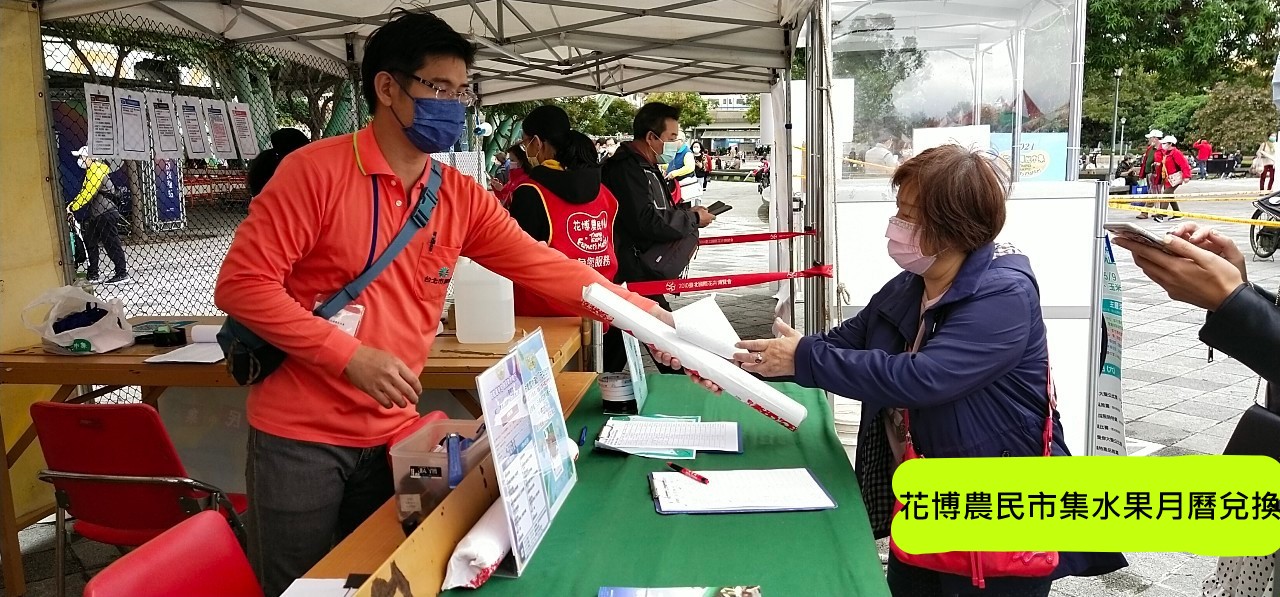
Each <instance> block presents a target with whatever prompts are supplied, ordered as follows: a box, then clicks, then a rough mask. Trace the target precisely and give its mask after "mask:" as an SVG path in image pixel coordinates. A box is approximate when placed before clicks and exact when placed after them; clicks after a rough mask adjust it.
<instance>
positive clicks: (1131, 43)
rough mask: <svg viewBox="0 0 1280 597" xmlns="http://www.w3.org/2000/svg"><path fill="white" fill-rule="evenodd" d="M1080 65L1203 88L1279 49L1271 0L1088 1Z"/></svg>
mask: <svg viewBox="0 0 1280 597" xmlns="http://www.w3.org/2000/svg"><path fill="white" fill-rule="evenodd" d="M1088 6H1089V8H1088V23H1089V31H1088V35H1087V36H1086V41H1085V70H1086V71H1093V72H1094V73H1095V74H1096V73H1101V74H1102V75H1103V76H1105V77H1109V76H1110V74H1111V73H1112V72H1113V71H1114V70H1115V69H1116V68H1120V67H1126V68H1140V69H1143V70H1146V71H1148V72H1151V73H1155V74H1156V75H1157V77H1158V79H1159V82H1160V84H1161V86H1162V87H1165V88H1168V89H1180V90H1186V91H1191V90H1198V89H1208V88H1210V87H1212V86H1213V85H1214V84H1215V83H1217V82H1219V81H1223V80H1232V79H1235V78H1236V77H1238V76H1240V75H1241V74H1247V73H1250V72H1252V71H1254V70H1255V69H1257V68H1259V67H1260V66H1264V67H1269V66H1270V65H1271V64H1272V63H1273V61H1274V60H1275V57H1276V52H1277V50H1280V2H1277V1H1276V0H1092V1H1091V2H1089V4H1088Z"/></svg>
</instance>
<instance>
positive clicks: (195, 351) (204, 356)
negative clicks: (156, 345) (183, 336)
mask: <svg viewBox="0 0 1280 597" xmlns="http://www.w3.org/2000/svg"><path fill="white" fill-rule="evenodd" d="M219 329H221V328H220V327H219V326H216V325H197V326H193V327H192V328H191V343H190V344H188V345H186V346H183V347H182V348H179V349H177V350H171V351H169V352H166V353H164V354H158V355H156V356H153V357H151V358H149V359H147V360H146V361H144V362H147V363H216V362H218V361H221V360H222V359H223V354H222V347H221V346H219V345H218V330H219Z"/></svg>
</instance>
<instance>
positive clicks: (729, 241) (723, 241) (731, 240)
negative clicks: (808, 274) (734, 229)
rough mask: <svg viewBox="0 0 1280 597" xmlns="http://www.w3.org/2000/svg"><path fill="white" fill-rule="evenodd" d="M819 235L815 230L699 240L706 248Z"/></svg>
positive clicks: (713, 237) (712, 237)
mask: <svg viewBox="0 0 1280 597" xmlns="http://www.w3.org/2000/svg"><path fill="white" fill-rule="evenodd" d="M815 234H817V232H816V231H814V230H805V231H804V232H765V233H762V234H738V235H734V236H709V237H706V238H701V239H698V245H699V246H702V247H705V246H709V245H733V244H737V243H758V242H764V241H770V240H788V239H792V238H796V237H797V236H813V235H815Z"/></svg>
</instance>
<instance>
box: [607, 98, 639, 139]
mask: <svg viewBox="0 0 1280 597" xmlns="http://www.w3.org/2000/svg"><path fill="white" fill-rule="evenodd" d="M635 119H636V107H635V105H633V104H632V103H631V102H629V101H627V100H624V99H621V98H615V99H614V100H613V101H612V102H610V103H609V107H607V108H605V109H604V115H603V116H601V117H600V131H599V132H598V133H597V134H600V135H604V136H615V135H626V134H630V133H631V124H632V122H634V121H635Z"/></svg>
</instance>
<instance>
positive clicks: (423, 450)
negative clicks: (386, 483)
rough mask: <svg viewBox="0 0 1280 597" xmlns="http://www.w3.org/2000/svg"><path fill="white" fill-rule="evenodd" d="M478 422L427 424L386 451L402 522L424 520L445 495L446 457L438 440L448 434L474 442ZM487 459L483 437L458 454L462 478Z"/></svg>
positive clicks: (486, 447)
mask: <svg viewBox="0 0 1280 597" xmlns="http://www.w3.org/2000/svg"><path fill="white" fill-rule="evenodd" d="M480 425H481V422H480V421H459V420H442V421H436V422H432V423H428V424H427V425H425V426H423V427H422V428H421V429H419V430H417V431H415V432H413V433H412V434H410V435H409V436H408V437H406V438H404V439H403V440H401V441H400V442H398V443H396V444H395V445H393V446H392V447H391V449H390V454H391V472H392V474H393V475H395V480H396V505H397V508H396V511H397V512H398V513H399V515H400V520H401V521H403V520H405V519H406V518H409V517H410V516H412V515H415V514H417V515H419V516H422V517H425V516H426V515H427V514H429V513H431V511H432V510H435V508H436V506H438V505H440V502H442V501H444V498H445V496H447V495H449V491H450V487H449V455H448V454H447V453H446V452H445V451H444V449H441V450H440V451H439V452H435V451H434V450H435V449H436V447H437V446H439V445H440V440H442V439H444V438H445V437H447V436H448V435H449V434H450V433H457V434H458V435H460V436H462V437H464V438H474V437H475V436H476V433H477V432H479V430H480ZM488 455H489V437H488V435H487V434H486V435H485V436H484V437H481V438H480V441H477V442H475V443H474V444H472V445H471V446H470V447H469V448H467V449H466V450H464V451H463V452H462V470H463V475H466V473H467V472H469V471H470V470H471V469H473V468H475V466H476V465H477V464H479V463H480V461H482V460H484V459H485V457H486V456H488Z"/></svg>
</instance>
